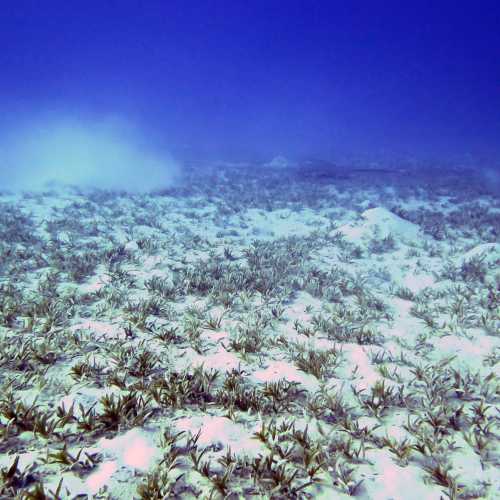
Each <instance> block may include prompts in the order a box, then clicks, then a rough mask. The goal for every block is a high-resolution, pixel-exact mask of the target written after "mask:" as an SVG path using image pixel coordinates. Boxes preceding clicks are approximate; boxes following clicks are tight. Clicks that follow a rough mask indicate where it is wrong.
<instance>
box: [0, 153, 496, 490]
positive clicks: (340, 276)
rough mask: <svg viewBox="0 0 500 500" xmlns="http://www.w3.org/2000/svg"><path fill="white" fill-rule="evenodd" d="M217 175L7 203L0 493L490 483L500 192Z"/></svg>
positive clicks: (188, 172) (193, 171)
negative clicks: (150, 187)
mask: <svg viewBox="0 0 500 500" xmlns="http://www.w3.org/2000/svg"><path fill="white" fill-rule="evenodd" d="M436 172H437V170H433V169H430V170H425V169H421V170H418V171H411V172H400V171H392V172H386V171H377V170H372V171H370V170H369V169H357V170H356V169H353V170H349V169H344V170H343V171H336V172H332V171H330V170H329V171H327V172H325V171H319V170H317V169H316V170H315V169H311V168H308V169H307V170H304V169H301V168H295V167H294V168H287V167H286V166H284V165H279V162H274V163H273V162H271V164H267V165H250V166H249V165H246V166H245V165H229V164H204V165H202V167H199V166H195V165H191V166H187V167H186V168H185V169H184V174H183V179H182V182H179V183H178V184H177V185H176V186H174V187H171V188H169V189H166V190H164V191H157V192H153V193H151V194H130V193H126V192H120V191H106V190H97V189H95V190H94V189H85V190H84V189H80V188H76V187H67V188H57V189H49V188H47V189H46V190H44V191H39V192H36V193H35V192H30V191H25V192H23V193H18V194H10V193H8V192H2V193H1V194H0V497H1V498H3V499H10V498H16V499H17V498H19V499H21V498H22V499H46V498H50V499H62V498H71V499H77V498H78V499H84V498H88V499H91V498H95V499H122V500H124V499H144V500H149V499H163V498H179V499H190V498H193V499H194V498H199V499H222V498H227V499H240V498H241V499H245V498H256V499H258V498H262V499H268V498H273V499H283V498H290V499H295V498H296V499H309V498H315V499H316V498H318V499H342V498H350V497H353V498H360V499H377V500H386V499H395V500H397V499H405V500H413V499H414V500H422V499H426V500H432V499H436V500H440V499H450V500H452V499H453V500H454V499H483V498H484V499H493V498H498V497H499V496H500V490H499V488H500V479H499V475H498V467H499V465H500V456H499V429H498V423H499V417H500V415H499V398H500V385H499V382H498V377H499V368H500V364H499V359H500V334H499V332H500V300H499V298H500V288H499V287H500V265H499V264H500V244H499V241H498V239H499V235H500V202H499V198H498V193H495V192H494V191H488V189H487V188H488V186H485V185H484V182H483V183H481V182H479V180H478V179H476V178H472V177H470V176H468V175H467V172H466V171H460V170H446V171H443V172H441V173H440V174H439V175H438V174H437V173H436Z"/></svg>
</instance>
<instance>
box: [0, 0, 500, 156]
mask: <svg viewBox="0 0 500 500" xmlns="http://www.w3.org/2000/svg"><path fill="white" fill-rule="evenodd" d="M406 4H408V5H406ZM498 5H499V2H486V1H473V2H465V1H464V2H462V1H454V2H439V1H434V2H427V1H415V2H401V1H398V2H387V1H384V2H382V1H380V2H359V1H342V2H335V1H331V2H328V1H313V0H310V1H285V0H283V1H280V2H277V1H273V0H266V1H252V0H246V1H239V0H231V1H215V2H214V1H208V0H207V1H197V2H193V1H188V0H186V1H168V0H164V1H143V2H139V1H137V2H132V1H107V2H106V1H100V2H93V1H88V0H86V1H80V2H78V1H75V2H71V1H64V2H63V1H50V0H47V1H31V2H28V1H23V0H12V1H10V2H9V1H6V2H2V8H1V11H0V47H1V49H0V106H1V110H2V113H1V116H0V126H1V127H6V126H7V127H8V126H9V123H11V122H12V121H13V119H14V118H15V117H18V116H28V117H29V116H30V114H37V113H43V112H53V113H56V114H57V113H61V114H63V115H69V116H74V117H78V116H79V115H82V116H83V115H85V116H87V117H89V116H90V117H92V116H95V117H97V118H99V116H101V115H105V114H108V113H112V114H119V115H121V116H124V117H126V119H128V120H131V121H134V122H137V123H139V124H140V126H141V127H142V128H144V129H145V130H147V131H148V133H151V134H152V135H154V136H155V140H156V141H160V142H162V143H163V144H165V145H167V146H168V147H169V148H170V149H171V150H172V151H173V152H174V154H175V155H176V156H177V157H180V158H182V157H201V156H206V157H212V158H214V157H217V158H228V159H229V158H233V159H234V158H241V159H244V158H250V157H252V158H270V157H272V156H273V155H275V154H279V153H281V154H284V155H288V156H291V157H293V156H298V155H312V156H318V157H324V158H332V159H335V158H337V157H340V156H346V155H347V156H354V157H356V156H362V157H366V158H374V159H379V158H384V157H385V158H399V157H403V156H413V157H415V158H417V159H418V158H427V157H433V158H438V159H439V158H441V159H450V158H458V159H460V158H466V157H468V158H472V159H473V160H474V161H478V162H481V161H485V160H487V161H497V160H498V158H499V157H500V7H499V6H498Z"/></svg>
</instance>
